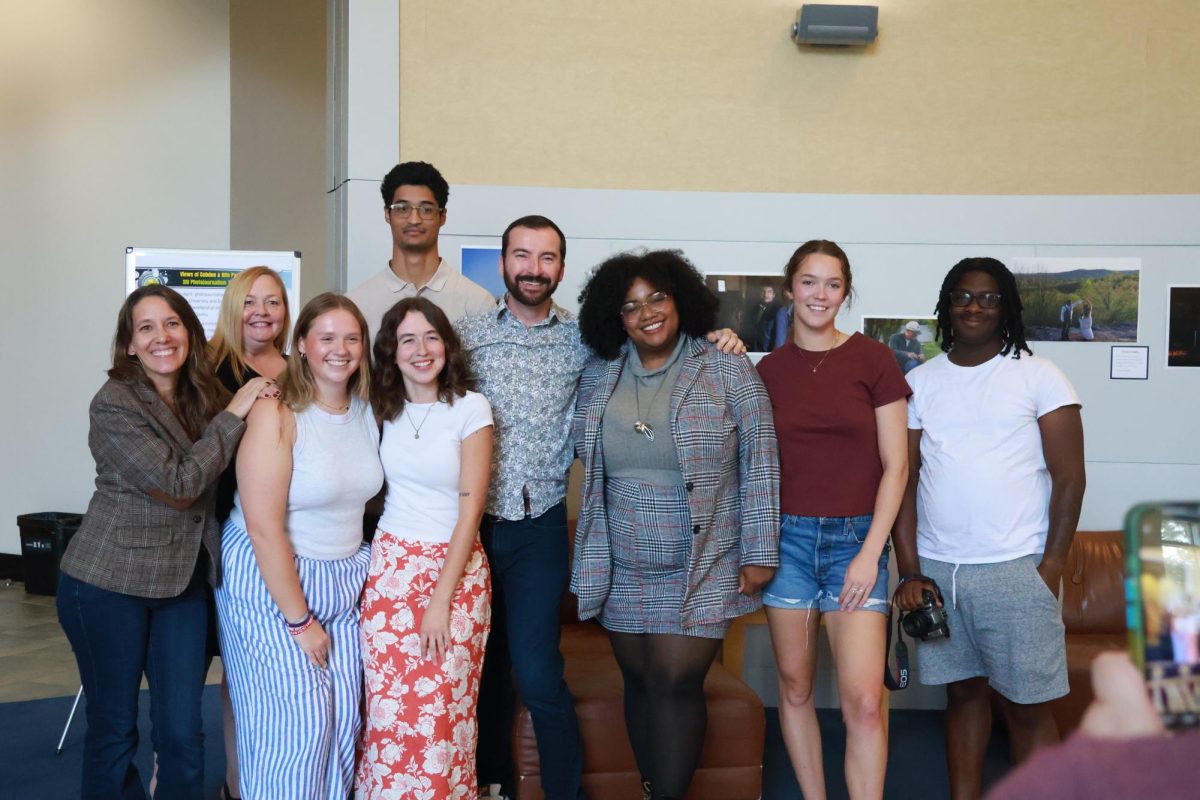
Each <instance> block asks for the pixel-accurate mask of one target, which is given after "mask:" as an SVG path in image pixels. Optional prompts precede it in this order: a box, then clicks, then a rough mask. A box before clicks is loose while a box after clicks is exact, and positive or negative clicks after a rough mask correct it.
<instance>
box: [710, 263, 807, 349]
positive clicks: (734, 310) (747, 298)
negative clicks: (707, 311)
mask: <svg viewBox="0 0 1200 800" xmlns="http://www.w3.org/2000/svg"><path fill="white" fill-rule="evenodd" d="M704 283H705V285H707V286H708V288H709V289H712V291H713V293H714V294H716V295H717V299H719V300H720V301H721V308H720V309H719V310H718V311H717V327H718V328H732V329H733V330H734V331H735V332H736V333H737V335H738V336H740V337H742V341H743V342H745V343H746V349H747V350H749V351H750V352H751V353H769V352H771V351H772V350H774V349H775V348H776V347H777V346H778V345H780V344H782V343H783V342H785V341H787V338H788V335H789V330H790V328H791V319H792V298H791V297H790V296H788V295H787V293H785V292H784V290H783V275H781V274H779V273H773V274H769V275H761V274H760V275H743V274H737V273H729V274H724V273H709V274H706V275H705V276H704Z"/></svg>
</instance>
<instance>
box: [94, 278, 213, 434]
mask: <svg viewBox="0 0 1200 800" xmlns="http://www.w3.org/2000/svg"><path fill="white" fill-rule="evenodd" d="M150 297H157V298H160V299H161V300H163V301H164V302H165V303H166V304H167V305H168V306H170V308H171V310H172V311H174V312H175V315H176V316H178V317H179V320H180V322H182V323H183V327H184V329H185V330H186V331H187V335H188V356H187V360H186V361H184V362H183V366H182V367H180V369H179V378H178V380H177V381H176V382H175V396H174V397H172V398H171V400H172V403H173V404H174V406H175V409H174V410H175V416H176V417H178V418H179V422H180V423H181V424H182V425H183V429H184V430H185V431H187V435H188V436H189V437H191V439H192V441H196V440H197V439H199V438H200V434H202V433H203V432H204V428H205V426H207V425H208V421H209V420H210V419H212V418H213V417H215V416H216V415H217V413H218V412H220V411H221V410H222V409H223V408H224V407H225V404H226V403H227V402H229V392H227V391H226V390H225V387H223V386H222V385H221V382H220V381H218V380H217V378H216V376H215V375H213V374H212V371H211V370H209V367H208V355H207V354H208V345H207V343H206V342H205V339H204V326H203V325H201V324H200V320H199V318H197V316H196V312H195V311H193V310H192V307H191V306H190V305H188V302H187V300H184V299H183V296H182V295H181V294H179V292H177V291H175V290H174V289H172V288H170V287H168V286H162V285H160V284H152V285H150V286H142V287H141V288H138V289H135V290H134V291H133V292H132V293H131V294H130V295H129V296H128V297H126V298H125V302H124V304H122V305H121V310H120V311H119V312H118V313H117V332H116V333H115V334H114V335H113V345H112V369H110V370H109V371H108V377H110V378H112V379H113V380H118V381H123V382H125V383H130V384H133V383H141V384H144V385H146V386H150V387H151V388H153V384H152V383H151V382H150V378H149V377H147V376H146V371H145V370H144V369H142V365H141V362H139V361H138V359H137V356H131V355H129V345H130V344H131V343H132V342H133V328H134V324H135V321H134V318H133V312H134V309H135V308H136V307H137V304H138V303H140V302H141V301H143V300H145V299H147V298H150Z"/></svg>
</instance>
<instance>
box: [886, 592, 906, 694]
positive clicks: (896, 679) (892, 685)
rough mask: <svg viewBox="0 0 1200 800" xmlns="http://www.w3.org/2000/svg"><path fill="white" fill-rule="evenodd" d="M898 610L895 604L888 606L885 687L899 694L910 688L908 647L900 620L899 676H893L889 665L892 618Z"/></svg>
mask: <svg viewBox="0 0 1200 800" xmlns="http://www.w3.org/2000/svg"><path fill="white" fill-rule="evenodd" d="M895 610H896V604H895V601H894V599H893V602H891V603H889V604H888V621H887V641H886V643H885V644H884V645H883V685H884V686H885V687H887V689H888V690H889V691H893V692H898V691H900V690H901V689H904V688H906V687H907V686H908V676H909V670H908V645H907V644H905V643H904V634H903V631H901V629H900V619H899V617H897V618H896V670H897V674H895V675H893V674H892V667H891V664H889V663H888V652H889V651H890V650H891V649H892V616H893V615H894V613H895Z"/></svg>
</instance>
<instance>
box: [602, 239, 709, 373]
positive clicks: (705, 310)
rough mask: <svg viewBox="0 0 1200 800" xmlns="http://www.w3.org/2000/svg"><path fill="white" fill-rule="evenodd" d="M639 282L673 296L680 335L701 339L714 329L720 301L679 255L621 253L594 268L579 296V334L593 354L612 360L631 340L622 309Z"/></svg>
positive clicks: (672, 251)
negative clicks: (626, 295)
mask: <svg viewBox="0 0 1200 800" xmlns="http://www.w3.org/2000/svg"><path fill="white" fill-rule="evenodd" d="M637 278H641V279H642V280H644V281H646V283H648V284H650V285H651V286H653V287H654V289H655V291H659V292H666V293H667V294H669V295H671V297H672V298H674V300H675V309H676V311H677V312H678V314H679V331H680V333H682V334H685V335H687V336H694V337H700V336H705V335H706V334H708V332H709V331H711V330H712V329H713V328H715V327H716V325H717V308H718V307H719V306H720V304H721V302H720V300H718V299H717V296H716V295H715V294H713V293H712V290H711V289H709V288H708V287H707V286H705V285H704V277H703V276H702V275H701V274H700V272H699V271H698V270H697V269H696V268H695V267H694V266H692V263H691V262H690V261H688V260H687V259H686V258H684V256H683V253H681V252H680V251H678V250H651V251H649V252H646V253H619V254H617V255H615V256H613V257H612V258H610V259H608V260H607V261H605V262H604V263H603V264H601V265H600V266H598V267H596V269H595V270H593V272H592V274H591V277H589V278H588V281H587V284H586V285H585V286H584V287H583V291H582V292H580V293H579V334H580V336H581V337H582V338H583V341H584V343H585V344H586V345H587V346H588V347H590V348H591V349H592V351H593V352H594V353H596V355H598V356H600V357H601V358H604V359H609V360H611V359H614V358H616V357H617V354H618V353H620V351H621V345H623V344H625V340H626V339H628V338H629V337H628V335H627V334H626V333H625V325H624V324H623V323H622V322H621V306H622V305H623V304H624V303H625V294H626V292H628V291H629V287H630V286H631V285H632V284H633V282H634V280H636V279H637Z"/></svg>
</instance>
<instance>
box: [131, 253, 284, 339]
mask: <svg viewBox="0 0 1200 800" xmlns="http://www.w3.org/2000/svg"><path fill="white" fill-rule="evenodd" d="M256 266H267V267H270V268H271V269H273V270H275V271H276V272H278V273H279V275H280V277H282V278H283V286H284V288H285V289H286V290H287V295H288V305H289V306H290V307H291V308H292V309H293V313H295V310H298V309H299V308H300V302H299V301H300V252H299V251H294V252H293V251H291V250H282V251H272V250H175V249H164V248H156V247H126V248H125V294H129V293H130V292H132V291H133V290H134V289H136V288H138V287H139V286H145V285H147V284H150V283H159V284H163V285H165V286H170V287H171V288H172V289H174V290H175V291H177V292H179V293H180V294H181V295H183V297H184V299H186V300H187V301H188V303H189V304H190V305H191V307H192V309H193V310H194V311H195V312H196V316H197V317H199V318H200V324H201V325H203V326H204V335H205V336H207V337H208V338H209V339H211V338H212V335H213V332H214V331H215V330H216V328H217V316H218V314H219V313H220V311H221V296H222V295H223V294H224V293H225V287H226V285H228V283H229V281H230V279H231V278H233V276H234V275H236V274H237V273H239V272H241V271H242V270H244V269H247V268H249V267H256Z"/></svg>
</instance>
